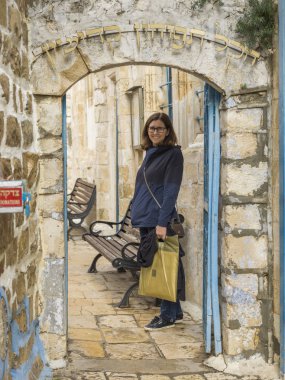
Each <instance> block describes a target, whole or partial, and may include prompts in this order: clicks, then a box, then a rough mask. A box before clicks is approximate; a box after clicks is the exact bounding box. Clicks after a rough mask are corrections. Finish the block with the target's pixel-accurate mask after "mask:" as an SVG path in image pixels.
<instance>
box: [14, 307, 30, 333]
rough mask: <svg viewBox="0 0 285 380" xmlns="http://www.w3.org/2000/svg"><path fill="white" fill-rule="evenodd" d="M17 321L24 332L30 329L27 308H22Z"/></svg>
mask: <svg viewBox="0 0 285 380" xmlns="http://www.w3.org/2000/svg"><path fill="white" fill-rule="evenodd" d="M15 321H16V322H17V324H18V326H19V330H20V331H21V332H22V333H24V332H26V331H27V329H28V321H27V313H26V310H25V309H22V310H21V311H20V312H19V314H17V316H16V318H15Z"/></svg>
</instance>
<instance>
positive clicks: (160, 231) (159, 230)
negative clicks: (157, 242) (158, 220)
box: [155, 226, 166, 240]
mask: <svg viewBox="0 0 285 380" xmlns="http://www.w3.org/2000/svg"><path fill="white" fill-rule="evenodd" d="M155 232H156V236H157V238H158V239H161V240H165V238H166V227H161V226H156V228H155Z"/></svg>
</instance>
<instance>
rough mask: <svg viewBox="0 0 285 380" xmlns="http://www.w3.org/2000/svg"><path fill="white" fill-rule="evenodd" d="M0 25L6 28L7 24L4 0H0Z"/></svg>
mask: <svg viewBox="0 0 285 380" xmlns="http://www.w3.org/2000/svg"><path fill="white" fill-rule="evenodd" d="M0 9H1V12H0V25H2V26H4V28H6V26H7V2H6V0H0Z"/></svg>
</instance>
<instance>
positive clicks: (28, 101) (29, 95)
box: [25, 94, 33, 116]
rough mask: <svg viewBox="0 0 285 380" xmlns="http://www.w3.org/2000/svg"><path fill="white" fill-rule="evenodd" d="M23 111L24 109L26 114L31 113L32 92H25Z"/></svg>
mask: <svg viewBox="0 0 285 380" xmlns="http://www.w3.org/2000/svg"><path fill="white" fill-rule="evenodd" d="M25 111H26V114H27V115H29V116H31V115H32V114H33V95H32V94H27V101H26V105H25Z"/></svg>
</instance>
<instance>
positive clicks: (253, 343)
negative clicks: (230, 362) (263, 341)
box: [222, 325, 259, 355]
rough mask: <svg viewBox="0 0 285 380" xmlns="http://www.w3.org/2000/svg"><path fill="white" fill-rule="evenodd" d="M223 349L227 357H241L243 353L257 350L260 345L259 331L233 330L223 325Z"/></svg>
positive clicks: (252, 329) (253, 329) (243, 328)
mask: <svg viewBox="0 0 285 380" xmlns="http://www.w3.org/2000/svg"><path fill="white" fill-rule="evenodd" d="M222 330H223V347H224V353H225V354H226V355H239V354H241V353H242V352H243V351H248V350H255V349H256V348H257V345H258V343H259V338H258V334H259V329H256V328H251V329H247V328H245V327H241V328H240V329H235V330H231V329H229V328H228V327H226V326H225V325H223V328H222Z"/></svg>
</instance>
